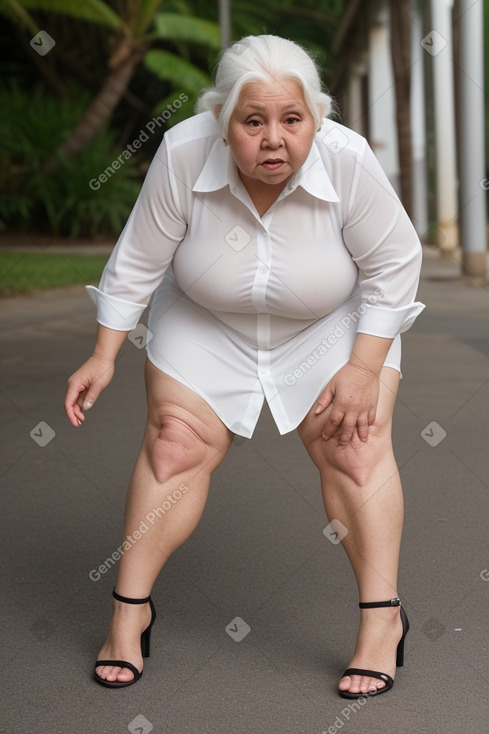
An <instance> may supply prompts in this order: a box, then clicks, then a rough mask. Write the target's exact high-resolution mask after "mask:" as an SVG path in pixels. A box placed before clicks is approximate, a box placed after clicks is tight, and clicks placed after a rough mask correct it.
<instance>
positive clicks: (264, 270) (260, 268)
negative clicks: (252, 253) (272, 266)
mask: <svg viewBox="0 0 489 734" xmlns="http://www.w3.org/2000/svg"><path fill="white" fill-rule="evenodd" d="M258 270H259V271H260V273H263V274H265V273H267V272H268V268H267V266H266V265H260V267H259V268H258Z"/></svg>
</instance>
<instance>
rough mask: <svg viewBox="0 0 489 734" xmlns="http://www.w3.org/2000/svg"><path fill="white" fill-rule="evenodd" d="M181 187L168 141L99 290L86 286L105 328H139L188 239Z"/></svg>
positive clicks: (159, 151) (156, 161) (100, 321)
mask: <svg viewBox="0 0 489 734" xmlns="http://www.w3.org/2000/svg"><path fill="white" fill-rule="evenodd" d="M176 183H177V182H176V177H175V173H174V172H173V171H172V167H171V161H170V159H169V155H168V151H167V148H166V144H165V141H164V140H163V142H162V144H161V145H160V147H159V149H158V151H157V153H156V155H155V157H154V159H153V161H152V163H151V165H150V167H149V169H148V173H147V175H146V178H145V181H144V184H143V186H142V188H141V192H140V194H139V196H138V199H137V201H136V203H135V205H134V208H133V210H132V212H131V215H130V217H129V219H128V221H127V224H126V226H125V227H124V230H123V231H122V234H121V236H120V237H119V240H118V241H117V244H116V246H115V247H114V250H113V252H112V254H111V256H110V258H109V260H108V262H107V264H106V266H105V268H104V271H103V273H102V278H101V280H100V283H99V286H98V288H96V287H95V286H90V285H89V286H87V287H86V288H87V291H88V294H89V296H90V297H91V299H92V300H93V301H94V302H95V304H96V306H97V321H98V322H99V323H100V324H102V325H103V326H107V327H109V328H110V329H115V330H116V331H131V330H132V329H134V327H135V326H136V324H137V323H138V320H139V318H140V316H141V314H142V313H143V311H144V309H145V308H146V306H147V305H148V302H149V299H150V297H151V294H152V293H153V291H154V290H155V289H156V287H157V285H158V284H159V283H160V281H161V279H162V277H163V275H164V273H165V271H166V269H167V268H168V265H169V264H170V262H171V260H172V258H173V255H174V253H175V250H176V249H177V247H178V245H179V244H180V242H181V241H182V239H183V238H184V236H185V232H186V229H187V221H186V219H187V217H186V215H185V214H184V212H183V211H182V205H181V202H180V200H179V195H178V190H177V185H176Z"/></svg>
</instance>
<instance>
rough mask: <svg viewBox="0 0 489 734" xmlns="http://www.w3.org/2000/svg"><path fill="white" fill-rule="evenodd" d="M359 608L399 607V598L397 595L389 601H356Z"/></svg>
mask: <svg viewBox="0 0 489 734" xmlns="http://www.w3.org/2000/svg"><path fill="white" fill-rule="evenodd" d="M358 606H359V607H360V609H376V608H377V607H400V606H401V600H400V599H399V597H398V596H396V597H395V599H391V600H390V601H361V602H359V603H358Z"/></svg>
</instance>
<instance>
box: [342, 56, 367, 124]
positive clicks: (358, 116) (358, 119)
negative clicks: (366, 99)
mask: <svg viewBox="0 0 489 734" xmlns="http://www.w3.org/2000/svg"><path fill="white" fill-rule="evenodd" d="M362 122H363V121H362V80H361V78H360V76H359V74H358V71H357V68H356V66H353V67H352V68H351V72H350V76H349V77H348V107H347V123H346V124H347V125H348V127H349V128H351V129H352V130H354V131H355V132H357V133H359V134H360V135H362V134H363V124H362Z"/></svg>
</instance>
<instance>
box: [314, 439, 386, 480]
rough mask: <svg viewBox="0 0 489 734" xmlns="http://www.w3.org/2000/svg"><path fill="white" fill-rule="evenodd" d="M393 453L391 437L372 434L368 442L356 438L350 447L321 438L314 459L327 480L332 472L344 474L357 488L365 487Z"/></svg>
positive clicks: (335, 440)
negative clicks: (380, 465) (382, 462)
mask: <svg viewBox="0 0 489 734" xmlns="http://www.w3.org/2000/svg"><path fill="white" fill-rule="evenodd" d="M391 454H392V445H391V441H390V436H389V435H385V434H384V435H379V434H376V433H375V432H374V431H371V432H370V435H369V438H368V440H367V441H366V442H364V441H360V439H359V438H358V436H356V437H354V438H353V440H352V441H351V442H350V443H349V444H346V445H342V444H340V443H339V442H338V439H337V438H335V437H333V438H330V439H328V440H327V441H325V440H324V439H322V438H320V439H319V440H318V442H317V444H316V446H315V448H314V455H313V457H312V458H313V460H314V462H315V464H316V466H317V467H318V469H319V470H320V472H321V473H324V475H325V477H326V478H328V477H329V476H331V474H332V473H340V474H342V475H343V476H344V477H346V478H347V479H349V480H351V481H352V482H354V484H356V485H357V486H359V487H365V486H366V485H368V484H369V482H370V481H371V479H372V477H373V476H374V474H375V472H376V470H377V467H378V466H379V464H380V463H381V461H383V460H384V459H386V458H387V457H388V456H390V455H391Z"/></svg>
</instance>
